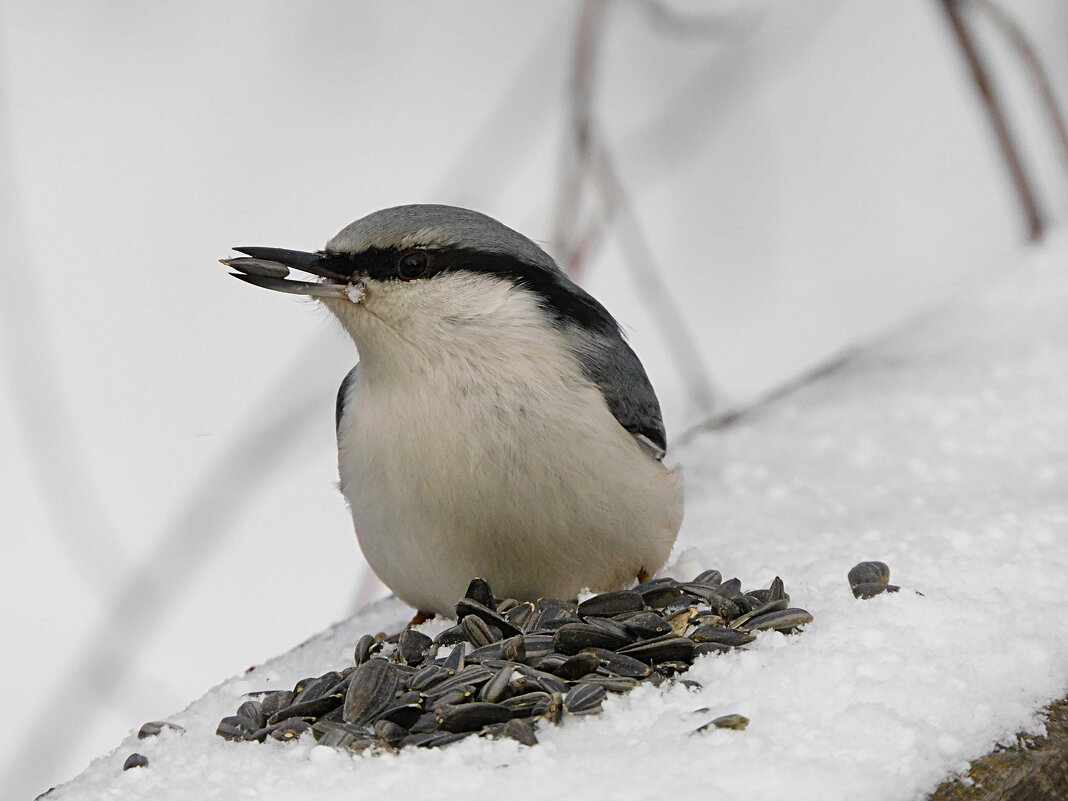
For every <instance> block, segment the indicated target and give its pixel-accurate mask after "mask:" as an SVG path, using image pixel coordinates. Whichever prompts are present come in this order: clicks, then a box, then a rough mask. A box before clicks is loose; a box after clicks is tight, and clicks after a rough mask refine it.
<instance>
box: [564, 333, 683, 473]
mask: <svg viewBox="0 0 1068 801" xmlns="http://www.w3.org/2000/svg"><path fill="white" fill-rule="evenodd" d="M590 336H591V332H589V331H588V330H587V332H586V338H587V339H588V338H589V337H590ZM592 336H593V339H592V343H591V344H590V345H589V346H587V347H584V348H582V350H581V351H580V352H577V353H576V355H577V356H578V359H579V362H580V363H581V365H582V370H583V372H584V373H585V375H586V377H587V378H588V379H590V381H592V382H593V383H594V384H596V385H597V388H598V389H600V390H601V394H602V395H604V399H605V402H606V403H607V404H608V409H609V411H611V412H612V414H613V416H615V418H616V420H618V421H619V424H620V425H621V426H623V428H625V429H627V431H629V432H630V433H631V434H632V435H633V436H634V438H635V439H636V440H637V441H638V444H639V445H641V446H642V448H643V449H644V450H645V451H646V453H648V454H649V455H650V456H652V457H653V458H654V459H657V460H660V459H663V458H664V452H665V451H666V450H667V435H666V433H665V432H664V419H663V417H662V416H661V414H660V402H659V401H658V400H657V399H656V393H655V392H654V391H653V385H652V384H650V383H649V377H648V376H647V375H646V374H645V368H644V367H642V363H641V361H639V359H638V356H637V355H636V354H635V353H634V351H633V350H631V348H630V345H628V344H627V343H626V342H625V341H624V339H623V337H622V335H620V334H619V333H618V332H617V331H615V330H612V331H602V332H598V333H595V334H592Z"/></svg>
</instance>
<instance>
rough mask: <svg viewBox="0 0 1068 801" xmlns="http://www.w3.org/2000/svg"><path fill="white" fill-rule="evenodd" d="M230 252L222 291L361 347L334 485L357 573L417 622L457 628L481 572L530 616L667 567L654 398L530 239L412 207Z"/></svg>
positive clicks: (678, 512) (669, 528)
mask: <svg viewBox="0 0 1068 801" xmlns="http://www.w3.org/2000/svg"><path fill="white" fill-rule="evenodd" d="M233 250H235V251H237V252H238V253H241V254H243V256H241V257H236V258H229V259H222V260H221V261H222V262H223V263H224V264H226V265H227V266H229V267H230V268H231V269H232V272H231V275H233V276H234V277H236V278H239V279H241V280H242V281H245V282H247V283H249V284H253V285H255V286H259V287H263V288H266V289H271V290H275V291H280V292H287V293H292V294H297V295H304V296H307V297H310V298H314V299H315V300H316V301H318V302H320V303H322V304H323V305H324V306H325V307H326V308H327V309H328V310H329V311H330V312H331V313H332V315H333V316H334V317H336V319H337V321H338V322H340V324H341V326H342V327H343V328H344V330H345V331H346V332H347V333H348V334H349V335H350V336H351V338H352V340H353V342H354V343H355V347H356V352H357V355H358V362H357V364H356V366H355V367H354V368H353V369H352V370H351V371H350V372H349V373H348V374H347V375H346V376H345V378H344V380H343V381H342V383H341V387H340V389H339V390H338V393H337V401H336V407H335V427H336V435H337V448H338V475H339V479H340V480H339V485H338V486H339V489H340V491H341V494H342V495H343V496H344V498H345V501H346V502H347V504H348V507H349V510H350V512H351V516H352V520H353V524H354V527H355V530H356V536H357V539H358V541H359V544H360V548H361V550H362V551H363V554H364V556H365V558H366V560H367V562H368V564H369V565H370V567H371V568H372V570H373V571H374V572H375V574H376V575H377V576H378V577H379V579H381V581H382V582H383V583H384V584H385V585H386V586H387V587H388V588H389V589H390V590H392V591H393V593H394V594H395V595H396V596H397V597H398V598H400V599H401V600H402V601H404V602H405V603H407V604H409V605H411V606H412V607H414V608H415V609H416V610H417V614H416V617H415V618H414V620H415V621H416V622H418V621H421V620H425V619H426V618H429V617H433V616H434V615H435V614H441V615H443V616H446V617H452V616H454V612H453V610H454V609H455V604H456V600H457V599H458V598H460V597H462V596H463V594H464V591H465V588H466V587H467V586H468V583H469V582H470V581H471V579H472V577H474V576H478V577H481V578H483V579H484V580H486V581H487V582H489V584H490V586H491V587H492V588H493V591H494V594H495V595H496V597H499V598H515V599H518V600H520V601H524V600H530V601H535V600H537V599H539V598H543V597H555V598H571V599H575V598H577V597H578V596H579V594H580V593H581V592H582V591H583V590H586V589H588V590H591V591H598V592H599V591H607V590H612V589H618V588H621V587H624V586H627V585H629V584H631V583H633V582H634V581H635V579H637V580H638V581H643V580H646V579H648V578H649V577H650V576H651V575H653V574H655V573H656V571H658V570H659V569H660V568H662V567H663V565H664V564H665V562H666V560H667V558H668V556H669V553H670V551H671V548H672V546H673V544H674V542H675V540H676V537H677V535H678V531H679V528H680V526H681V523H682V516H683V484H682V472H681V468H680V467H674V468H670V469H669V468H668V467H667V466H665V464H664V455H665V451H666V446H667V443H666V434H665V430H664V423H663V418H662V414H661V410H660V404H659V401H658V400H657V397H656V394H655V392H654V391H653V388H652V385H651V384H650V382H649V378H648V376H647V374H646V372H645V369H644V367H643V366H642V363H641V362H640V361H639V359H638V357H637V356H636V355H635V353H634V351H633V350H632V349H631V347H630V346H629V345H628V344H627V342H626V341H625V339H624V337H623V335H622V332H621V329H620V325H619V323H617V322H616V320H615V318H613V317H612V315H611V314H610V313H609V312H608V311H607V309H605V307H604V306H603V305H601V303H599V302H598V301H597V300H596V299H594V298H593V297H592V296H591V295H590V294H589V293H588V292H586V291H585V290H583V289H582V288H581V287H579V286H578V285H577V284H575V283H574V282H573V281H571V279H570V278H568V276H567V275H566V274H565V273H564V271H563V270H561V269H560V267H559V266H558V265H557V264H556V262H555V261H554V260H553V259H552V258H551V257H550V256H549V255H548V253H546V252H545V250H543V249H542V248H541V247H539V246H538V245H537V244H536V243H535V242H534V241H532V240H531V239H528V238H527V237H525V236H523V235H522V234H520V233H519V232H517V231H515V230H513V229H512V228H509V227H508V226H506V225H504V224H503V223H501V222H498V221H497V220H496V219H494V218H492V217H489V216H487V215H485V214H482V213H480V212H477V211H473V210H469V209H464V208H459V207H455V206H446V205H437V204H413V205H403V206H395V207H392V208H386V209H382V210H380V211H376V212H373V213H371V214H369V215H367V216H365V217H362V218H361V219H359V220H356V221H355V222H353V223H351V224H350V225H348V226H346V227H345V228H343V229H342V230H341V231H340V232H339V233H338V234H337V235H336V236H334V237H333V238H332V239H330V240H329V241H328V242H327V243H326V246H325V248H324V249H322V250H319V251H315V252H305V251H297V250H287V249H283V248H273V247H240V248H233ZM291 269H293V270H297V271H300V272H303V273H307V274H309V275H310V276H314V277H315V279H317V280H311V281H299V280H293V279H291V278H290V277H289V271H290V270H291Z"/></svg>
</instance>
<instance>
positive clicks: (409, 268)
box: [397, 250, 430, 281]
mask: <svg viewBox="0 0 1068 801" xmlns="http://www.w3.org/2000/svg"><path fill="white" fill-rule="evenodd" d="M428 272H430V254H429V253H427V252H426V251H425V250H412V251H409V252H408V253H405V254H404V255H402V256H401V257H400V258H399V259H397V275H398V277H400V278H401V279H402V280H404V281H411V280H412V279H414V278H422V277H423V276H424V275H426V274H427V273H428Z"/></svg>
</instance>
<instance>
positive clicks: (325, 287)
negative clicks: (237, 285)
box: [219, 247, 362, 303]
mask: <svg viewBox="0 0 1068 801" xmlns="http://www.w3.org/2000/svg"><path fill="white" fill-rule="evenodd" d="M234 250H236V251H237V252H238V253H244V254H245V256H246V257H247V258H245V257H241V258H236V259H219V261H220V262H221V263H222V264H225V265H226V266H227V267H230V268H232V269H233V270H234V271H235V272H232V273H230V275H232V276H233V277H234V278H240V279H241V280H242V281H245V282H247V283H249V284H254V285H256V286H261V287H263V288H264V289H273V290H275V291H277V292H289V293H290V294H293V295H309V296H311V297H317V298H343V299H346V300H351V301H353V302H356V303H358V302H359V299H360V297H361V296H362V286H361V284H360V283H359V281H358V280H354V279H353V277H352V276H351V275H343V274H341V273H339V272H337V271H336V270H335V269H331V267H332V266H333V265H334V264H336V261H334V260H333V259H331V258H330V257H329V256H327V255H325V254H323V253H305V252H304V251H301V250H286V249H284V248H255V247H253V248H234ZM290 268H292V269H294V270H300V271H301V272H305V273H311V274H312V275H316V276H319V278H321V279H323V281H321V282H319V281H292V280H287V279H286V276H287V275H289V270H290Z"/></svg>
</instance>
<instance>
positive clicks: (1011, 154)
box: [940, 0, 1045, 241]
mask: <svg viewBox="0 0 1068 801" xmlns="http://www.w3.org/2000/svg"><path fill="white" fill-rule="evenodd" d="M940 2H941V5H942V8H943V9H944V10H945V12H946V16H947V17H948V18H949V23H950V26H951V27H952V28H953V33H954V35H955V36H956V38H957V43H958V44H959V45H960V49H961V52H962V53H963V54H964V58H965V59H966V60H967V62H968V65H969V67H970V68H971V73H972V79H973V80H974V81H975V87H976V89H978V91H979V95H980V96H981V97H982V99H983V105H984V106H985V108H986V111H987V115H988V117H989V118H990V124H991V125H992V126H993V128H994V133H995V135H996V136H997V139H998V144H999V145H1000V147H1001V154H1002V156H1003V157H1004V159H1005V163H1006V164H1007V165H1008V168H1009V173H1010V175H1011V176H1012V183H1013V185H1014V186H1015V187H1016V194H1017V196H1018V197H1019V200H1020V205H1021V206H1022V207H1023V211H1024V216H1025V217H1026V218H1027V227H1028V233H1029V237H1030V239H1031V240H1032V241H1037V240H1039V239H1041V238H1042V234H1043V231H1044V228H1045V225H1044V222H1043V219H1042V214H1041V213H1040V212H1039V209H1038V201H1037V199H1036V197H1035V192H1034V189H1033V187H1032V185H1031V181H1030V179H1029V178H1028V177H1027V173H1026V172H1025V170H1024V166H1023V162H1022V161H1021V159H1020V154H1019V151H1018V149H1017V147H1016V142H1015V140H1014V139H1013V136H1012V132H1011V131H1010V130H1009V122H1008V119H1007V118H1006V117H1005V112H1004V110H1003V108H1002V104H1001V100H1000V98H999V97H998V94H997V90H996V89H995V88H994V83H993V80H992V78H991V76H990V72H989V70H988V69H987V67H986V65H985V64H984V63H983V60H982V57H981V56H980V54H979V50H978V49H977V47H976V44H975V41H974V39H973V38H972V35H971V32H970V31H969V30H968V25H967V22H966V21H965V20H964V16H963V15H962V14H961V10H960V6H961V0H940Z"/></svg>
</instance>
